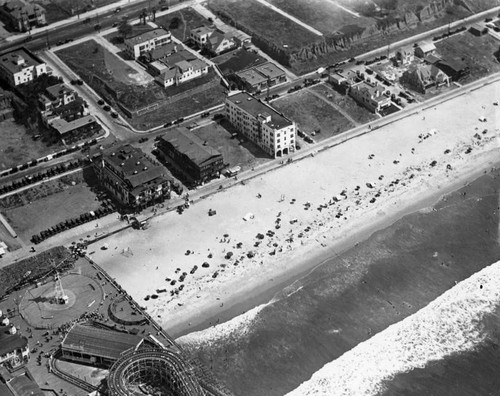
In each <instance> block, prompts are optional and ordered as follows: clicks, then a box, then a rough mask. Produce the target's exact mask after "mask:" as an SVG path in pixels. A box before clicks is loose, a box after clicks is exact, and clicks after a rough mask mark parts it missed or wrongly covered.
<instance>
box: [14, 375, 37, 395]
mask: <svg viewBox="0 0 500 396" xmlns="http://www.w3.org/2000/svg"><path fill="white" fill-rule="evenodd" d="M9 385H10V386H11V387H12V389H13V390H14V394H15V395H23V396H24V395H26V396H45V393H43V392H42V390H41V389H40V387H39V386H38V385H37V383H36V382H34V381H32V380H30V379H29V378H28V377H27V376H26V375H19V376H17V377H14V378H12V379H11V380H10V381H9Z"/></svg>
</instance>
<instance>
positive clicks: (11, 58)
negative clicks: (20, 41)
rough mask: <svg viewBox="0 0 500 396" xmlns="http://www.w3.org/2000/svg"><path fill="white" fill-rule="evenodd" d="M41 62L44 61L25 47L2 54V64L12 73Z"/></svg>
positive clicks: (0, 58)
mask: <svg viewBox="0 0 500 396" xmlns="http://www.w3.org/2000/svg"><path fill="white" fill-rule="evenodd" d="M41 64H43V62H42V61H41V60H40V59H39V58H38V57H37V56H35V55H33V54H32V53H31V52H30V51H28V50H27V49H26V48H24V47H23V48H18V49H15V50H13V51H10V52H6V53H4V54H2V55H0V66H1V67H3V68H4V69H6V70H8V71H9V72H10V73H17V72H20V71H22V70H23V69H25V68H27V67H32V66H38V65H41Z"/></svg>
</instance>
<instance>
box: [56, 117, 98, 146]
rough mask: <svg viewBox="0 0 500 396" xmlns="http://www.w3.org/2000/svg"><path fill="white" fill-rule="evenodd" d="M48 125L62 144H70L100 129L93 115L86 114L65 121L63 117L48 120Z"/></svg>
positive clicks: (86, 137)
mask: <svg viewBox="0 0 500 396" xmlns="http://www.w3.org/2000/svg"><path fill="white" fill-rule="evenodd" d="M49 126H50V128H51V129H52V130H54V131H55V132H56V133H57V134H58V136H59V138H60V139H61V141H62V142H63V143H64V144H71V143H74V142H76V141H77V140H81V139H84V138H85V139H88V138H90V137H92V136H93V135H95V134H96V133H99V131H100V130H101V129H102V128H101V125H100V124H99V123H98V122H97V120H96V119H95V117H94V116H92V115H86V116H83V117H80V118H76V119H74V120H72V121H67V120H65V119H64V118H56V119H53V120H50V123H49Z"/></svg>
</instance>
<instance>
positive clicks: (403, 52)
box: [396, 47, 415, 65]
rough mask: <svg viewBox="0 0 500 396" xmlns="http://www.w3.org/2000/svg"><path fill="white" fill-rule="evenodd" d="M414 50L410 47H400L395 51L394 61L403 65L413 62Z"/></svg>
mask: <svg viewBox="0 0 500 396" xmlns="http://www.w3.org/2000/svg"><path fill="white" fill-rule="evenodd" d="M414 58H415V51H414V50H413V48H412V47H402V48H400V49H398V50H397V51H396V61H398V62H400V63H401V64H403V65H408V64H409V63H411V62H413V59H414Z"/></svg>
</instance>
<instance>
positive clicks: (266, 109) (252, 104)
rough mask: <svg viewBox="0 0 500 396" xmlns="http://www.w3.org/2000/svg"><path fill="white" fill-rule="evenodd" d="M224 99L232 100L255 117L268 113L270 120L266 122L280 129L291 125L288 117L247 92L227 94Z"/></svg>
mask: <svg viewBox="0 0 500 396" xmlns="http://www.w3.org/2000/svg"><path fill="white" fill-rule="evenodd" d="M226 100H228V101H230V102H233V103H234V104H236V105H237V106H238V107H240V108H241V109H243V110H245V111H246V112H247V113H249V114H251V115H252V116H254V117H256V118H257V117H259V116H260V115H270V116H271V121H270V122H268V123H267V125H269V126H271V127H273V128H275V129H281V128H285V127H287V126H290V125H293V122H292V121H290V120H289V119H288V118H286V117H285V116H283V115H281V114H280V113H278V112H277V111H276V110H275V109H273V108H272V107H271V106H268V105H265V104H264V103H262V102H261V101H260V100H258V99H255V98H254V97H253V96H252V95H250V94H248V93H247V92H238V93H236V94H233V95H231V96H228V97H227V98H226Z"/></svg>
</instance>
